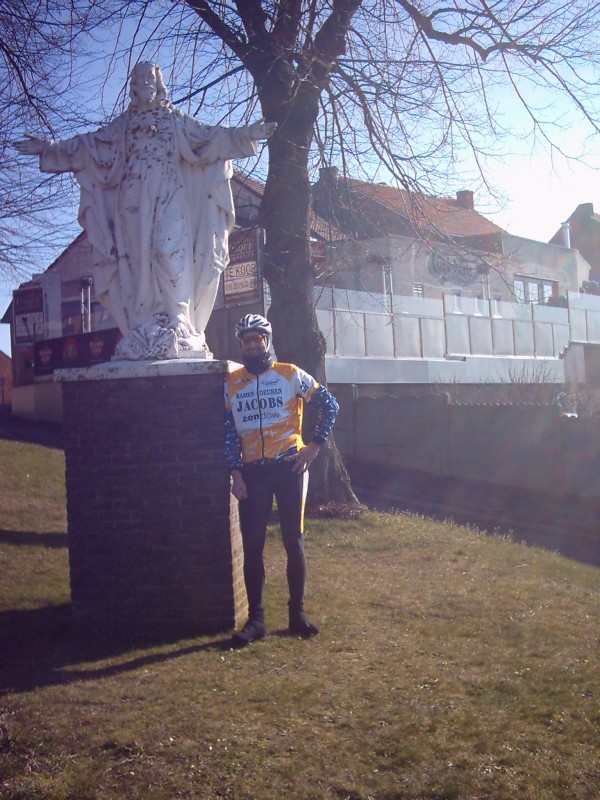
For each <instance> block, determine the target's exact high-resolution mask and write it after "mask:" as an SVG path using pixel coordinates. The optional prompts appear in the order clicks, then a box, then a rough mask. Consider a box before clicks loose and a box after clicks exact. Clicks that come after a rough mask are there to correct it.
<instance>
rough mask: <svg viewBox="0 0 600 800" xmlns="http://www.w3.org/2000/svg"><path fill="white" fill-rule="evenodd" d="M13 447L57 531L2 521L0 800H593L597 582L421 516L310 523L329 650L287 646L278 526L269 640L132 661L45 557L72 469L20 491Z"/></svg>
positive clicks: (55, 465) (218, 641) (271, 558)
mask: <svg viewBox="0 0 600 800" xmlns="http://www.w3.org/2000/svg"><path fill="white" fill-rule="evenodd" d="M1 445H2V443H0V446H1ZM15 446H16V445H12V444H11V445H10V448H11V449H12V451H11V453H10V454H9V456H10V459H11V463H13V464H14V465H15V469H14V472H15V473H16V474H19V475H21V478H20V484H19V485H20V486H21V488H22V489H23V490H24V491H27V495H23V496H21V502H23V501H24V500H25V499H26V498H28V502H30V503H31V504H32V506H33V508H35V506H36V504H37V500H38V497H39V501H40V508H44V509H47V510H45V511H43V514H46V513H47V514H48V515H49V517H48V518H49V519H51V520H52V523H51V524H50V525H49V526H45V525H44V524H43V523H42V522H39V524H38V525H34V523H33V522H32V521H31V520H32V519H33V518H30V517H27V516H26V517H21V516H19V514H20V511H19V508H20V504H19V503H18V502H17V503H15V506H14V508H15V512H14V517H12V519H13V522H11V523H9V524H8V527H6V524H5V523H3V524H2V525H1V526H0V527H2V528H4V529H5V530H8V531H12V532H13V535H12V536H10V537H5V539H4V540H3V541H2V543H0V577H1V578H2V589H1V590H0V601H1V603H2V610H1V611H0V635H1V636H2V639H3V644H4V647H3V655H2V658H3V667H4V670H3V677H2V684H1V687H0V688H1V689H2V692H3V696H2V698H1V700H0V705H1V708H2V711H1V716H0V789H1V792H0V794H1V795H2V797H3V798H6V800H17V798H18V799H19V800H25V798H26V799H27V800H37V798H39V800H42V799H43V800H75V799H76V800H117V798H119V800H121V798H132V799H133V798H135V800H173V798H190V800H191V798H201V799H202V800H204V799H206V800H212V798H234V800H247V799H248V800H250V799H252V800H254V799H255V798H261V799H262V798H297V799H298V800H318V799H324V798H331V799H332V800H337V799H340V800H341V799H343V798H346V799H347V800H391V799H392V798H396V799H397V800H443V799H446V800H451V799H452V798H460V800H509V799H510V800H514V799H515V798H519V800H563V799H564V800H567V798H568V800H572V799H573V798H575V799H576V800H592V798H594V799H595V798H596V797H597V789H598V785H599V782H600V770H599V763H598V762H599V760H598V752H597V738H596V737H597V732H598V731H597V729H598V721H599V716H598V688H599V687H598V674H597V644H598V641H597V635H598V617H599V614H598V610H599V609H598V594H597V588H598V570H597V569H594V568H593V567H589V566H584V565H580V564H577V563H575V562H571V561H568V560H566V559H562V558H560V557H558V556H555V555H553V554H551V553H547V552H544V551H541V550H537V549H530V548H526V547H524V546H522V545H517V544H514V543H511V542H509V541H506V540H504V539H501V538H490V537H486V536H484V535H483V534H480V533H478V532H477V531H475V530H471V529H467V528H459V527H456V526H453V525H451V524H444V523H435V522H432V521H431V520H428V519H423V518H421V517H418V516H407V515H400V514H399V515H382V514H372V513H367V514H364V515H362V516H361V517H360V518H359V519H358V520H354V521H353V520H345V521H334V520H311V521H310V522H309V530H308V537H307V553H308V558H309V568H310V576H309V588H310V597H309V603H308V605H309V610H310V611H311V612H312V614H313V616H314V617H315V618H316V620H317V621H318V622H319V624H320V625H321V627H322V633H321V635H320V636H318V637H316V638H315V639H313V640H309V641H300V640H296V639H293V638H290V637H288V636H285V635H283V630H284V628H285V625H286V607H285V601H286V592H285V579H284V559H283V552H282V547H281V543H280V542H279V540H278V537H277V535H276V533H275V531H271V532H270V536H269V541H268V546H267V564H268V585H267V610H268V625H269V629H270V631H271V635H270V636H268V637H267V639H265V640H264V641H263V642H260V643H257V644H255V645H253V646H252V647H250V648H247V649H246V650H241V651H237V650H230V649H229V647H228V644H227V639H226V637H225V636H223V637H217V638H215V637H198V638H195V639H186V640H180V641H175V642H168V643H162V644H157V645H149V646H146V647H140V646H138V647H133V646H132V647H131V648H128V647H125V646H122V645H121V646H119V645H117V644H116V643H114V642H109V641H103V640H102V639H101V638H98V637H97V636H96V637H92V636H89V635H85V632H81V631H77V630H76V629H74V627H73V625H72V623H71V621H70V619H69V615H68V606H67V605H66V603H67V602H68V585H67V580H68V578H67V556H66V548H65V546H64V545H65V542H64V541H63V546H62V547H61V546H56V545H58V544H59V542H58V541H55V542H54V546H52V547H49V546H47V545H48V544H49V541H50V540H44V533H47V532H48V531H51V532H53V533H55V534H61V535H64V511H63V510H62V506H61V507H60V508H54V509H52V508H51V506H52V504H53V503H54V504H55V505H60V504H61V503H62V504H63V505H64V499H63V494H62V493H61V492H63V490H62V488H60V483H61V476H62V465H61V464H60V463H59V462H60V459H58V460H57V461H56V462H52V463H51V464H48V463H47V462H45V463H44V464H43V465H42V463H41V461H40V465H39V470H38V469H37V467H36V468H34V466H33V465H32V462H31V461H28V462H27V463H28V464H29V466H28V467H27V469H28V473H25V474H29V475H30V476H32V475H35V476H37V477H36V478H35V480H36V483H35V484H30V483H28V480H29V481H30V480H32V479H31V478H29V479H26V478H23V475H22V472H23V471H22V469H21V466H20V465H19V464H20V459H21V458H23V459H30V458H32V459H33V462H35V461H36V458H35V452H34V451H31V452H30V451H29V450H27V449H25V450H19V451H18V452H16V451H14V447H15ZM0 452H2V453H3V454H4V456H5V454H6V446H4V451H0ZM59 455H60V454H59ZM40 457H43V458H44V459H45V458H46V457H47V453H41V454H40ZM0 463H4V462H1V461H0ZM59 471H60V474H59ZM44 476H45V477H44ZM4 480H5V479H4V478H3V484H2V486H3V491H4V487H5V486H6V484H5V483H4ZM46 480H47V482H46ZM13 485H17V484H13ZM32 486H35V487H36V488H35V491H33V492H32V491H31V487H32ZM15 491H17V493H18V492H19V491H21V489H19V488H18V486H17V489H16V490H15ZM38 491H39V495H38ZM35 516H36V515H35V514H34V517H35ZM38 516H39V519H42V512H40V515H38ZM58 520H62V523H59V522H58ZM21 524H23V525H25V526H26V527H25V528H24V529H23V530H24V537H23V540H22V542H21V541H19V530H20V528H19V525H21ZM59 525H62V527H59ZM32 531H34V532H37V534H38V535H39V536H40V539H39V540H33V539H32V535H31V532H32Z"/></svg>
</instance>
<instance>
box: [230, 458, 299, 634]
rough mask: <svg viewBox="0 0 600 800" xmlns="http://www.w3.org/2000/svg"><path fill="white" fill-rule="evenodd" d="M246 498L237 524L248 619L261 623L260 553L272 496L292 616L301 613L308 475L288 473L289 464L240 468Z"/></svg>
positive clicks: (262, 582)
mask: <svg viewBox="0 0 600 800" xmlns="http://www.w3.org/2000/svg"><path fill="white" fill-rule="evenodd" d="M242 475H243V477H244V481H245V483H246V488H247V490H248V498H247V499H246V500H242V501H241V502H240V505H239V508H240V525H241V529H242V541H243V543H244V581H245V583H246V593H247V595H248V606H249V611H250V615H249V616H250V619H259V620H261V621H264V607H263V589H264V585H265V567H264V562H263V550H264V547H265V539H266V533H267V523H268V521H269V515H270V514H271V508H272V506H273V496H275V498H276V500H277V510H278V512H279V521H280V526H281V537H282V539H283V544H284V546H285V550H286V553H287V580H288V587H289V592H290V602H289V607H290V611H291V612H292V613H294V612H297V611H302V609H303V606H304V585H305V583H306V560H305V558H304V535H303V530H304V501H305V498H306V487H307V486H308V473H307V472H305V473H303V474H298V473H295V472H293V471H292V464H291V463H290V462H287V461H278V462H275V463H273V464H262V465H256V466H253V465H248V466H245V467H244V468H243V469H242Z"/></svg>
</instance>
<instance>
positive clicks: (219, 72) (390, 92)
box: [75, 0, 600, 501]
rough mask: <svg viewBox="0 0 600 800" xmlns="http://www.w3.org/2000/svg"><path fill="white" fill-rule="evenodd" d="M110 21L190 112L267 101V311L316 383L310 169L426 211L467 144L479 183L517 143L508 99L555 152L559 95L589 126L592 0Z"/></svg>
mask: <svg viewBox="0 0 600 800" xmlns="http://www.w3.org/2000/svg"><path fill="white" fill-rule="evenodd" d="M75 5H77V6H80V5H84V4H83V3H75ZM91 5H93V4H91ZM106 5H110V4H106ZM112 12H113V17H112V20H113V22H114V21H115V20H119V21H120V24H121V26H122V28H121V31H120V34H119V36H118V45H117V50H116V51H115V54H116V53H117V51H118V49H119V48H124V47H127V48H131V53H132V59H133V58H135V57H139V56H143V57H145V58H153V57H155V58H157V59H158V58H160V60H161V62H162V65H163V66H165V67H166V68H167V70H169V66H171V67H172V69H171V70H170V71H171V73H172V75H173V76H178V79H179V84H178V85H176V91H175V92H174V99H175V100H176V101H177V100H179V101H181V102H187V103H188V104H189V105H190V107H191V110H192V112H194V111H195V110H200V109H201V110H202V114H203V116H204V117H207V116H212V118H213V121H219V118H220V116H222V117H223V118H231V117H232V116H236V115H237V116H238V117H244V116H249V115H250V114H253V113H255V109H256V106H260V109H261V111H262V114H263V116H264V117H265V118H266V119H267V120H268V121H274V122H277V123H278V128H277V133H276V135H275V136H273V137H272V138H271V139H270V141H269V143H268V173H267V175H266V186H265V192H264V201H263V205H262V212H261V222H262V225H263V226H264V228H265V231H266V248H267V249H266V264H265V277H266V279H267V281H268V283H269V287H270V290H271V299H272V302H271V309H270V312H269V316H270V318H271V321H272V322H273V325H274V331H275V339H274V344H275V348H276V351H277V354H278V357H279V358H280V359H282V360H290V361H294V362H296V363H298V364H300V365H301V366H303V367H304V368H305V369H307V370H308V371H309V372H311V373H312V374H313V375H315V376H316V377H317V378H318V379H319V380H324V379H325V367H324V356H325V341H324V338H323V335H322V334H321V332H320V330H319V326H318V324H317V320H316V314H315V309H314V303H313V288H314V274H313V268H312V266H311V261H310V253H309V217H310V209H311V187H310V180H309V175H310V174H311V169H313V168H314V167H315V166H318V165H328V164H331V163H338V164H339V165H341V167H342V170H343V172H344V173H346V174H349V173H350V172H353V171H357V172H360V171H362V174H363V175H365V174H366V175H368V176H369V177H371V178H373V177H374V176H375V175H376V174H377V170H378V169H380V168H381V167H384V168H385V174H386V176H392V177H393V178H394V179H395V180H396V181H397V182H398V185H399V186H401V187H403V188H405V189H408V190H410V191H411V192H412V196H413V197H414V198H415V199H414V202H415V208H416V210H419V208H418V207H419V196H420V194H421V193H423V192H426V191H427V190H430V191H433V192H438V193H439V191H440V190H443V189H444V187H445V186H446V185H447V183H448V177H449V175H452V174H456V172H457V171H458V170H460V166H461V159H462V158H463V157H464V154H465V152H467V151H468V152H469V153H470V155H471V156H474V157H475V159H476V160H477V162H478V163H479V165H480V177H481V180H482V181H485V178H486V176H485V158H486V157H487V155H489V154H492V153H493V152H494V151H495V150H496V151H497V146H498V142H500V141H501V140H502V137H503V136H506V135H509V134H510V131H508V130H506V125H505V123H504V121H503V116H502V106H501V103H502V102H511V103H513V104H518V105H519V106H520V107H521V108H522V109H524V111H525V113H526V115H527V119H528V120H529V129H530V130H529V133H530V134H531V135H533V136H535V137H538V138H540V137H541V138H542V139H543V140H545V141H546V142H547V143H548V145H549V147H552V146H553V144H552V142H553V140H552V130H553V126H555V125H557V124H559V123H560V119H559V118H558V115H556V114H554V113H553V108H552V102H551V100H552V97H554V96H555V95H556V94H559V95H561V96H562V97H564V98H567V99H568V100H570V101H571V106H572V108H573V109H574V111H575V112H576V113H577V114H578V115H579V116H580V117H583V118H584V119H585V120H587V121H588V123H589V125H590V131H591V132H592V133H597V131H598V122H597V115H596V109H595V107H594V95H593V91H592V90H593V87H594V84H595V74H594V70H595V64H596V61H597V49H598V48H597V44H598V29H599V25H598V23H599V22H600V4H599V3H594V2H589V0H573V2H570V3H564V2H562V0H519V2H515V0H495V1H494V2H489V0H451V2H443V1H441V0H417V1H415V2H408V1H407V0H262V1H261V0H231V2H229V3H225V2H222V1H221V0H185V2H183V1H182V2H178V3H172V2H167V0H146V2H137V3H134V2H125V0H123V2H120V3H118V2H114V3H113V4H112ZM165 55H166V57H167V60H170V61H171V64H170V65H169V64H167V63H165ZM179 76H181V77H179ZM171 85H173V81H171ZM499 89H500V90H501V92H502V94H501V95H497V94H495V92H497V90H499ZM508 96H509V97H510V100H506V98H507V97H508ZM498 97H499V98H500V99H497V98H498ZM194 105H196V108H194ZM223 109H225V110H224V111H223ZM519 134H520V135H522V134H523V131H519ZM321 461H322V468H323V469H325V470H326V471H327V472H328V474H329V478H328V480H326V481H318V482H315V483H313V487H315V486H316V487H317V488H318V489H319V492H318V493H317V494H314V493H313V501H325V500H340V499H348V498H352V493H351V490H350V487H349V484H348V482H347V480H345V479H344V475H343V470H342V468H341V465H340V463H339V460H338V459H337V454H336V451H335V448H334V447H332V448H330V449H329V451H328V453H327V457H326V458H325V459H322V460H321Z"/></svg>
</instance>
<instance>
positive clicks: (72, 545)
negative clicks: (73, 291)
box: [56, 360, 246, 636]
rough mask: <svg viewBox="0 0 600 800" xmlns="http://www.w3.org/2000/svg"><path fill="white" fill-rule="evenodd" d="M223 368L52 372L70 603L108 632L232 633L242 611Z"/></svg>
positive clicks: (140, 366)
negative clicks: (59, 416) (61, 442)
mask: <svg viewBox="0 0 600 800" xmlns="http://www.w3.org/2000/svg"><path fill="white" fill-rule="evenodd" d="M228 364H229V362H226V361H192V360H189V361H167V362H152V363H147V362H143V363H129V362H119V363H116V364H103V365H99V366H97V367H93V368H91V369H89V370H86V369H77V370H60V371H59V372H57V373H56V380H58V381H59V382H61V383H62V384H63V404H64V426H65V454H66V473H67V511H68V529H69V561H70V574H71V600H72V607H73V611H74V613H75V615H76V616H77V617H79V618H82V619H83V620H84V621H89V622H90V623H92V624H93V625H96V626H99V627H101V628H103V629H106V630H107V631H108V632H110V633H112V634H128V633H129V632H131V633H133V634H136V635H142V636H170V635H173V634H184V633H209V632H216V631H222V630H225V629H228V628H232V627H234V626H235V625H237V624H238V622H239V620H240V618H241V617H243V616H244V615H245V613H246V595H245V591H244V584H243V574H242V568H243V556H242V545H241V537H240V533H239V524H238V516H237V503H236V501H235V500H234V499H233V498H232V496H231V495H230V491H229V474H228V471H227V469H226V466H225V462H224V454H223V380H224V377H225V373H226V372H227V369H228Z"/></svg>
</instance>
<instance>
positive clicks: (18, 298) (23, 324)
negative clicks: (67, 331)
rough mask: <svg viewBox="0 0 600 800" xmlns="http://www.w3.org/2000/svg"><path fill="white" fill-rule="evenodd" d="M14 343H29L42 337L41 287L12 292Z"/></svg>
mask: <svg viewBox="0 0 600 800" xmlns="http://www.w3.org/2000/svg"><path fill="white" fill-rule="evenodd" d="M13 314H14V336H15V342H16V343H17V344H19V343H26V342H27V343H31V342H34V341H35V339H36V338H39V337H40V336H43V330H44V293H43V291H42V287H41V286H32V287H30V288H28V289H17V290H16V291H14V292H13Z"/></svg>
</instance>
